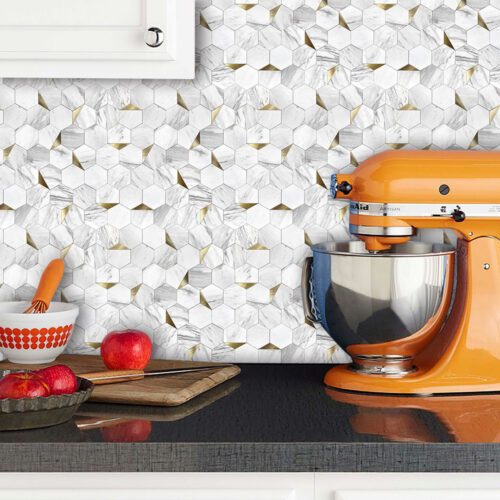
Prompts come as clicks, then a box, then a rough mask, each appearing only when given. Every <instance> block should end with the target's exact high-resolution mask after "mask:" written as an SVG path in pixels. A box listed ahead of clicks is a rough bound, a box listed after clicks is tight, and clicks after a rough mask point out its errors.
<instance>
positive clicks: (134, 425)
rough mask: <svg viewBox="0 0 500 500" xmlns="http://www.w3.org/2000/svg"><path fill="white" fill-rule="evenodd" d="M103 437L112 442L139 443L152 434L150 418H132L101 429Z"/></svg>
mask: <svg viewBox="0 0 500 500" xmlns="http://www.w3.org/2000/svg"><path fill="white" fill-rule="evenodd" d="M101 434H102V437H103V438H104V440H105V441H108V442H110V443H139V442H141V441H146V440H147V439H148V438H149V435H150V434H151V422H150V421H149V420H130V421H129V422H121V423H119V424H116V425H112V426H109V427H103V428H102V429H101Z"/></svg>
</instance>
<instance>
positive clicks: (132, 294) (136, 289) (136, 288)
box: [130, 283, 142, 302]
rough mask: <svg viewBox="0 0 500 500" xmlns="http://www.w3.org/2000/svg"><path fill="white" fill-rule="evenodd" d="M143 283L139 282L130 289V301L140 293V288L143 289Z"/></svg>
mask: <svg viewBox="0 0 500 500" xmlns="http://www.w3.org/2000/svg"><path fill="white" fill-rule="evenodd" d="M141 286H142V283H139V284H138V285H136V286H134V288H131V289H130V302H133V301H134V299H135V296H136V295H137V294H138V293H139V290H140V289H141Z"/></svg>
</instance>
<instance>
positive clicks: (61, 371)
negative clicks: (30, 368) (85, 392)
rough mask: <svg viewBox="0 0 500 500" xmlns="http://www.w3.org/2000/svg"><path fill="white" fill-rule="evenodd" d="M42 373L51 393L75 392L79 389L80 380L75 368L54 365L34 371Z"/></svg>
mask: <svg viewBox="0 0 500 500" xmlns="http://www.w3.org/2000/svg"><path fill="white" fill-rule="evenodd" d="M33 373H35V374H37V375H40V376H41V377H42V378H43V379H44V380H45V382H46V383H47V385H48V386H49V389H50V394H54V395H59V394H73V393H74V392H76V391H77V390H78V380H77V379H76V375H75V373H74V372H73V370H72V369H71V368H70V367H69V366H66V365H53V366H48V367H47V368H43V369H41V370H37V371H35V372H33Z"/></svg>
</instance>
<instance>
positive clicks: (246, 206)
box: [238, 203, 257, 210]
mask: <svg viewBox="0 0 500 500" xmlns="http://www.w3.org/2000/svg"><path fill="white" fill-rule="evenodd" d="M238 205H239V206H240V207H241V208H244V209H245V210H248V209H250V208H252V207H255V205H257V203H238Z"/></svg>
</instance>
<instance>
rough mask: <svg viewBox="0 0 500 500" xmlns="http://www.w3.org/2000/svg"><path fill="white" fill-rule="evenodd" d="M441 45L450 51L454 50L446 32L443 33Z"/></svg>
mask: <svg viewBox="0 0 500 500" xmlns="http://www.w3.org/2000/svg"><path fill="white" fill-rule="evenodd" d="M443 43H444V44H445V45H446V46H447V47H449V48H450V49H452V50H455V47H453V44H452V43H451V40H450V39H449V38H448V35H447V34H446V31H443Z"/></svg>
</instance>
